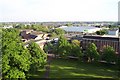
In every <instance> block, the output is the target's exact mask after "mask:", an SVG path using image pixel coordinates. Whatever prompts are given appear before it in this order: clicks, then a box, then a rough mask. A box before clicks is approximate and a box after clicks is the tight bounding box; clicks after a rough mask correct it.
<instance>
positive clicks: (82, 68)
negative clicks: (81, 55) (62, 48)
mask: <svg viewBox="0 0 120 80" xmlns="http://www.w3.org/2000/svg"><path fill="white" fill-rule="evenodd" d="M50 68H51V69H50V70H51V71H50V78H117V77H118V74H117V67H115V66H114V65H107V64H98V63H97V64H95V63H94V64H93V63H82V62H78V61H75V60H63V59H56V60H55V59H54V60H52V63H51V67H50Z"/></svg>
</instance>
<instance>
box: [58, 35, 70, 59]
mask: <svg viewBox="0 0 120 80" xmlns="http://www.w3.org/2000/svg"><path fill="white" fill-rule="evenodd" d="M69 46H70V44H69V42H68V41H67V39H66V38H65V37H63V36H60V38H59V40H58V44H57V53H58V54H59V55H60V56H61V57H63V58H66V57H67V55H68V54H69V51H70V49H69Z"/></svg>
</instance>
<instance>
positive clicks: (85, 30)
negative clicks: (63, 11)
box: [62, 26, 102, 33]
mask: <svg viewBox="0 0 120 80" xmlns="http://www.w3.org/2000/svg"><path fill="white" fill-rule="evenodd" d="M62 29H63V30H65V31H66V32H77V33H95V32H96V31H100V30H102V28H97V27H93V26H79V27H76V26H71V27H63V28H62Z"/></svg>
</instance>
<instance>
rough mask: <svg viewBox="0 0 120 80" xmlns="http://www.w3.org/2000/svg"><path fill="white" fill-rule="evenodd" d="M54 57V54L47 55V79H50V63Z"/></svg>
mask: <svg viewBox="0 0 120 80" xmlns="http://www.w3.org/2000/svg"><path fill="white" fill-rule="evenodd" d="M53 57H54V54H48V55H47V65H46V66H45V68H46V72H45V78H49V73H50V62H51V60H52V58H53Z"/></svg>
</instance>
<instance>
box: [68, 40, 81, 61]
mask: <svg viewBox="0 0 120 80" xmlns="http://www.w3.org/2000/svg"><path fill="white" fill-rule="evenodd" d="M73 42H74V41H73ZM73 42H72V44H71V49H70V55H72V56H75V57H78V59H79V60H82V56H83V54H82V51H81V48H80V45H79V42H78V41H75V42H77V43H73Z"/></svg>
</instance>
